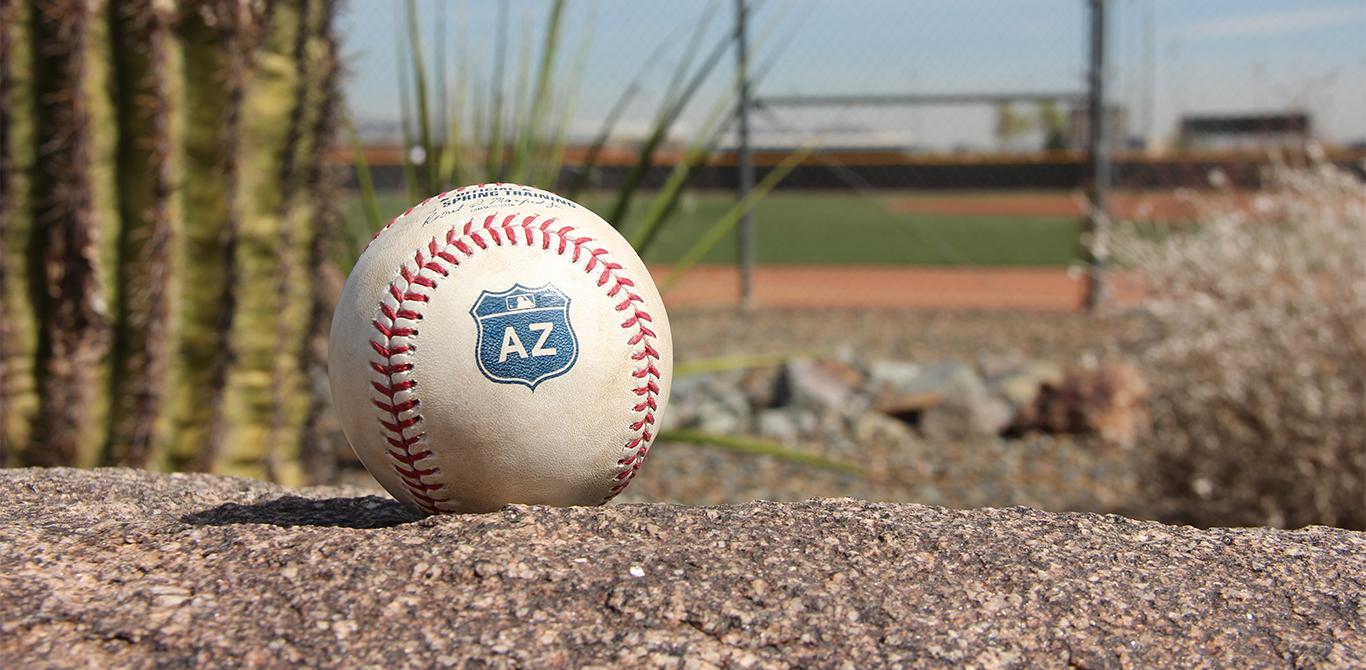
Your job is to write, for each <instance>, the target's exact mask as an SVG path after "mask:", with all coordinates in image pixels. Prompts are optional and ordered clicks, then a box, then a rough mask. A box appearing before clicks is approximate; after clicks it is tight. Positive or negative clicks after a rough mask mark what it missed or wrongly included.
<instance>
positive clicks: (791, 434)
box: [755, 408, 805, 444]
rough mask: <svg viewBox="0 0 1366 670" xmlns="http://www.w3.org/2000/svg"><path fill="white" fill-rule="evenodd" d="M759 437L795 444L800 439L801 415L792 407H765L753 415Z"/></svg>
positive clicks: (801, 428)
mask: <svg viewBox="0 0 1366 670" xmlns="http://www.w3.org/2000/svg"><path fill="white" fill-rule="evenodd" d="M755 421H756V423H757V428H758V432H759V436H760V437H765V438H768V439H770V440H777V441H779V442H783V443H786V444H795V443H797V442H799V441H801V439H802V434H803V432H805V431H803V426H802V421H801V417H799V416H798V415H797V414H796V411H795V410H792V409H783V408H777V409H765V410H760V412H759V413H758V414H757V415H755Z"/></svg>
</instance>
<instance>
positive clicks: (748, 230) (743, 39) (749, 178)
mask: <svg viewBox="0 0 1366 670" xmlns="http://www.w3.org/2000/svg"><path fill="white" fill-rule="evenodd" d="M746 4H747V3H746V0H735V46H736V49H735V52H736V67H737V69H738V82H739V86H740V91H739V93H740V95H739V102H738V106H737V108H736V115H737V117H738V118H737V121H738V123H737V131H736V134H737V138H736V147H735V149H736V158H737V165H736V168H737V171H738V175H737V180H736V198H737V200H744V199H745V197H747V196H748V195H749V192H750V190H751V189H753V188H754V161H753V157H752V156H751V155H750V146H749V112H750V98H749V94H750V90H749V34H748V33H749V31H748V28H747V27H746V23H747V21H746V18H747V17H746V14H747V12H748V8H747V7H746V6H745V5H746ZM739 245H740V248H739V250H738V251H739V253H738V257H739V261H740V305H741V306H742V307H752V306H754V221H753V217H752V216H751V215H750V214H749V213H746V214H745V215H744V216H743V217H741V218H740V239H739Z"/></svg>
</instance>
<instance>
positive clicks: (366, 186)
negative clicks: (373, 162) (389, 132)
mask: <svg viewBox="0 0 1366 670" xmlns="http://www.w3.org/2000/svg"><path fill="white" fill-rule="evenodd" d="M346 134H347V135H348V136H349V137H350V139H351V163H352V165H354V166H355V170H356V182H357V184H358V185H359V186H360V201H361V207H362V208H363V209H364V210H365V221H364V222H363V223H364V224H369V225H368V228H365V229H363V230H355V226H354V225H351V226H348V228H349V230H347V231H346V245H347V251H348V252H349V256H350V258H349V260H350V261H351V263H352V264H354V263H355V262H356V259H357V258H360V252H361V250H362V249H364V248H365V240H367V239H369V236H370V235H371V234H373V233H374V231H377V230H379V229H380V227H381V226H382V225H383V222H382V220H381V219H380V214H379V198H378V197H376V196H375V182H374V180H373V179H371V177H370V163H369V161H366V160H365V147H364V146H362V145H361V142H360V134H359V133H357V132H356V126H355V124H353V123H351V121H350V119H348V120H347V121H346ZM347 267H350V265H348V266H347Z"/></svg>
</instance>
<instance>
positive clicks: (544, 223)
mask: <svg viewBox="0 0 1366 670" xmlns="http://www.w3.org/2000/svg"><path fill="white" fill-rule="evenodd" d="M480 186H484V184H480ZM467 188H471V187H460V188H457V189H455V190H453V191H448V192H447V193H459V192H461V191H463V190H465V189H467ZM442 195H443V196H444V195H446V194H445V193H443V194H442ZM436 197H441V196H436ZM428 200H431V199H428ZM427 202H428V201H423V203H421V204H419V205H417V207H421V206H422V205H423V204H426V203H427ZM411 211H412V210H411V209H410V210H409V211H408V212H405V213H404V215H405V216H406V215H407V214H409V213H411ZM518 216H520V215H519V214H511V215H507V216H505V217H504V218H503V219H502V221H501V222H496V221H497V218H498V216H497V215H496V214H490V215H488V216H487V217H486V218H485V219H484V222H483V225H482V226H479V227H476V226H475V223H474V219H470V220H469V221H466V222H465V223H464V224H463V226H453V227H451V228H450V229H449V230H448V231H447V232H446V235H445V236H444V246H442V244H441V243H438V241H437V240H436V239H433V240H431V241H430V242H429V243H428V244H427V245H426V252H427V254H426V255H425V256H424V255H423V253H422V252H423V250H422V249H419V250H418V251H416V252H415V254H414V257H413V261H412V263H413V264H412V266H411V267H410V266H409V265H408V264H407V263H404V264H402V265H400V266H399V268H398V272H397V275H398V276H397V277H396V278H395V280H394V282H393V283H390V284H389V287H388V288H389V290H388V294H387V296H386V299H385V300H381V301H380V304H379V308H378V310H377V314H376V316H375V319H374V321H373V322H372V326H373V327H374V329H375V331H376V333H378V334H379V336H380V338H379V339H376V340H371V342H370V347H371V349H373V350H374V351H375V353H376V354H377V355H378V356H379V359H380V360H373V361H371V362H370V367H371V369H373V370H374V371H375V373H376V374H377V375H379V379H377V380H372V381H371V386H372V387H373V389H374V391H375V393H376V394H378V396H377V397H376V398H373V399H372V400H371V402H372V403H373V404H374V405H375V407H376V408H377V409H378V410H379V411H380V412H381V417H380V419H379V424H380V426H381V427H383V429H384V430H385V432H386V433H387V434H386V435H385V436H384V437H385V440H386V441H387V442H388V443H389V445H390V447H391V448H390V449H387V450H386V451H387V453H388V454H389V456H390V458H392V459H393V460H394V461H395V462H394V463H393V464H392V467H393V468H394V472H395V473H396V474H397V475H398V476H399V478H400V480H401V481H402V482H403V484H404V486H405V488H407V489H408V492H409V494H410V495H411V496H412V498H413V500H415V501H416V502H417V505H418V507H420V508H422V509H423V510H424V511H426V512H429V513H437V512H440V511H442V510H441V508H440V507H439V505H440V503H444V502H448V501H449V500H450V498H449V492H447V491H445V490H444V489H445V485H444V484H441V483H438V482H439V479H440V475H441V469H440V468H439V467H435V466H433V467H419V466H418V465H417V462H418V461H421V460H422V459H424V458H428V457H430V456H431V455H432V452H431V450H428V449H424V448H422V445H423V444H424V443H425V438H426V434H425V433H422V432H415V431H412V430H410V429H413V428H414V427H415V426H418V425H419V424H420V423H421V422H422V415H421V413H420V409H421V401H420V400H418V399H417V398H416V397H411V396H410V397H406V398H402V399H400V395H399V394H401V393H405V392H408V393H411V392H414V390H415V389H416V387H417V381H416V380H414V379H399V378H396V377H395V375H404V374H407V373H410V372H412V370H413V364H412V363H411V362H408V361H396V360H394V359H395V357H397V356H402V355H405V354H409V353H412V352H413V351H415V350H416V349H415V347H413V346H411V345H409V344H407V343H403V344H399V343H395V342H394V341H393V340H394V339H395V338H400V337H402V338H416V337H417V336H418V332H419V331H418V328H417V323H418V322H419V321H421V320H422V311H421V310H422V307H423V305H424V304H425V303H426V302H428V301H429V300H430V299H431V296H430V295H429V294H428V292H430V291H434V290H436V288H437V284H438V282H437V280H436V278H434V277H433V276H431V275H436V276H437V277H440V278H445V277H449V276H450V272H451V270H452V269H454V268H456V267H459V265H460V261H459V258H458V257H457V256H456V255H455V254H453V253H451V251H450V250H451V249H455V250H458V251H459V252H460V253H462V254H464V255H465V256H466V257H469V256H473V255H474V253H475V251H474V249H473V248H472V247H471V246H470V245H468V244H466V243H465V240H467V239H468V240H469V241H471V242H473V243H474V245H475V246H477V247H478V248H479V249H480V250H487V249H488V248H489V245H488V243H487V242H486V241H485V239H484V237H482V236H481V235H480V233H481V232H482V233H484V234H486V235H487V236H488V238H489V239H490V240H491V241H492V242H493V244H495V245H497V246H502V244H503V239H504V238H506V239H507V241H508V243H509V244H511V245H516V244H518V242H517V233H516V228H517V227H520V228H521V229H522V233H523V236H524V239H525V244H526V246H528V247H531V246H533V244H534V235H533V231H535V232H539V233H540V234H541V249H542V250H543V251H549V250H550V242H551V239H552V238H555V239H558V245H557V247H556V250H555V254H556V255H558V256H563V255H565V252H566V251H567V250H568V249H569V247H570V245H572V246H573V254H572V255H571V256H570V259H569V260H570V262H571V263H577V262H578V261H579V258H580V256H581V254H582V251H583V250H584V249H585V246H586V245H589V244H590V243H592V242H594V240H593V238H591V237H585V236H579V237H574V238H570V237H569V235H570V233H573V232H574V230H575V228H574V226H571V225H564V226H560V227H559V228H558V229H556V230H551V226H552V225H554V224H555V222H556V220H555V219H554V218H548V219H544V220H541V221H540V222H539V225H533V224H536V223H537V216H536V215H530V216H525V217H523V218H522V220H521V223H520V224H514V221H516V220H517V218H518ZM401 218H403V217H402V216H400V217H396V218H395V219H394V221H391V222H390V223H389V225H387V226H385V227H384V229H383V230H381V231H380V233H379V234H383V232H384V230H388V229H389V228H390V227H391V226H393V225H394V223H395V222H396V221H397V220H398V219H401ZM500 228H501V229H502V230H501V233H500V231H499V229H500ZM379 234H377V235H376V238H378V237H379ZM587 249H588V260H587V263H585V267H584V272H585V273H591V272H592V271H593V270H594V268H596V267H597V266H598V265H599V264H601V265H602V268H603V269H602V273H601V275H600V276H599V277H598V280H597V285H598V286H600V287H603V286H607V285H608V284H610V285H611V286H610V288H608V289H607V295H608V297H611V298H615V297H617V295H618V294H619V293H620V292H621V291H622V290H623V289H630V288H633V287H634V286H635V282H633V281H632V280H631V279H630V278H628V277H625V276H622V275H620V274H619V271H620V270H621V269H622V265H621V264H620V263H616V262H612V261H611V260H610V257H609V256H608V253H609V252H608V250H607V249H605V248H592V247H587ZM423 271H426V272H428V273H429V274H428V275H424V274H423ZM399 282H402V284H403V285H402V286H401V287H400V286H398V285H397V284H398V283H399ZM388 300H392V301H393V302H394V303H395V304H394V305H392V306H391V305H389V304H388V302H387V301H388ZM644 302H645V299H644V298H642V297H641V296H640V295H638V294H636V293H632V292H630V291H629V290H628V291H627V292H626V297H625V298H624V299H623V300H622V301H621V302H620V303H618V304H617V305H616V307H615V309H616V311H618V312H624V311H626V310H627V309H628V308H630V309H631V314H630V316H629V318H627V319H626V320H625V321H623V322H622V323H621V328H622V330H624V331H626V334H627V340H626V343H627V345H628V346H631V347H639V349H638V350H636V351H635V352H634V353H632V354H631V360H633V361H636V362H638V363H640V367H639V368H637V369H636V370H634V371H633V372H632V374H631V376H632V377H634V378H635V379H637V380H639V381H638V383H639V384H640V385H639V386H637V387H635V388H633V389H632V393H633V394H634V395H636V396H638V402H637V403H635V404H634V405H632V407H631V411H632V412H633V413H635V414H636V415H637V418H636V419H635V420H634V421H632V422H631V424H630V425H629V426H628V429H629V430H630V431H631V432H632V433H633V436H632V437H631V438H630V439H628V440H627V441H626V443H625V445H624V446H623V447H622V451H623V454H622V457H621V458H620V459H619V460H618V461H617V465H618V471H617V472H616V473H615V474H614V475H613V476H612V480H611V482H610V484H611V486H610V488H609V489H608V492H607V494H606V495H605V496H604V497H603V498H602V502H607V501H608V500H610V499H612V498H614V497H616V496H617V494H619V493H621V492H622V491H623V490H624V489H625V488H626V486H627V485H629V484H630V483H631V480H632V479H634V478H635V476H636V473H637V472H639V471H640V468H641V466H642V465H643V464H644V463H645V459H646V457H647V456H649V453H650V447H651V443H652V441H653V440H654V434H653V433H652V432H651V430H650V428H651V426H653V425H654V424H655V413H656V412H657V411H658V410H659V404H658V401H657V398H658V396H659V394H660V379H661V378H662V376H663V375H662V373H661V372H660V370H659V368H658V367H657V366H656V365H655V361H656V360H658V359H659V358H660V354H659V351H658V350H657V349H655V347H654V345H653V341H654V339H656V338H657V337H658V336H657V335H656V334H655V331H654V330H653V329H651V328H649V327H647V326H646V325H645V324H646V323H653V322H654V318H653V317H652V316H650V313H649V312H647V311H645V310H644V309H642V306H643V303H644ZM404 303H413V304H412V305H411V306H410V307H405V306H404ZM633 305H634V307H632V306H633ZM400 322H404V323H403V324H400ZM405 415H406V416H405ZM429 477H430V478H436V479H437V481H429V480H428V478H429Z"/></svg>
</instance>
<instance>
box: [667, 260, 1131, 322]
mask: <svg viewBox="0 0 1366 670" xmlns="http://www.w3.org/2000/svg"><path fill="white" fill-rule="evenodd" d="M650 271H651V274H653V275H654V277H655V279H656V281H663V280H664V278H666V277H667V276H668V275H669V268H668V267H664V266H655V267H652V268H651V269H650ZM754 284H755V302H756V304H757V305H760V306H764V307H846V308H869V309H904V308H919V309H962V310H1019V311H1042V312H1071V311H1078V310H1080V309H1081V308H1082V306H1083V300H1084V297H1085V283H1084V281H1083V279H1082V278H1081V277H1071V276H1069V275H1068V272H1067V271H1066V270H1064V269H1054V268H1047V269H1011V270H996V269H982V270H976V269H966V270H960V269H928V268H901V267H866V266H855V267H843V266H786V265H785V266H763V267H759V268H756V269H755V273H754ZM1111 285H1112V286H1113V288H1112V289H1111V296H1112V299H1113V300H1112V302H1113V303H1114V304H1132V303H1134V302H1135V301H1137V299H1138V298H1139V296H1140V295H1141V293H1140V291H1139V290H1138V289H1137V288H1136V287H1135V286H1134V285H1133V284H1132V281H1131V280H1129V279H1128V278H1125V277H1115V278H1114V280H1113V281H1112V282H1111ZM739 295H740V278H739V273H738V271H737V270H736V269H735V268H733V267H698V268H694V269H693V270H692V271H690V272H689V273H688V274H687V275H686V277H685V278H684V280H683V281H682V282H681V283H680V284H679V285H678V286H677V287H675V288H674V289H673V290H671V291H669V292H668V293H666V294H665V295H664V302H665V304H667V305H669V306H670V307H683V306H687V307H696V306H723V305H734V304H736V303H737V302H738V296H739Z"/></svg>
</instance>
